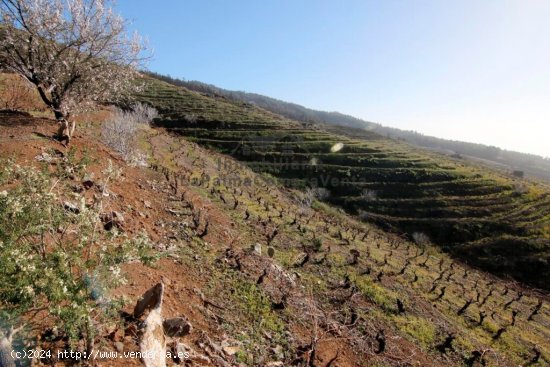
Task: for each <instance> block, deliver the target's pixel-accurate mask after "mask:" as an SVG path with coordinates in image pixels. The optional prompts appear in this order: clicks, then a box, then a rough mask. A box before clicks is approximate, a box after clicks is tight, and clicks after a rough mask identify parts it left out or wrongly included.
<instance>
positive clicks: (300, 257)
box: [292, 252, 309, 267]
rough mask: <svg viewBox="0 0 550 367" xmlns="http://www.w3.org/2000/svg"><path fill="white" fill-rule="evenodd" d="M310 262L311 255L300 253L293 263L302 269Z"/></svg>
mask: <svg viewBox="0 0 550 367" xmlns="http://www.w3.org/2000/svg"><path fill="white" fill-rule="evenodd" d="M308 260H309V255H308V254H307V253H305V252H301V253H299V254H298V255H297V256H296V257H295V258H294V261H293V262H292V263H293V265H294V266H296V267H300V266H303V265H304V264H305V263H306V262H307V261H308Z"/></svg>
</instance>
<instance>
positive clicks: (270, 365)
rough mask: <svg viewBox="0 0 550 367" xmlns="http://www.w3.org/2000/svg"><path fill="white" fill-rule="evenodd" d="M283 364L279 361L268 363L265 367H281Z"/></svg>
mask: <svg viewBox="0 0 550 367" xmlns="http://www.w3.org/2000/svg"><path fill="white" fill-rule="evenodd" d="M283 366H284V364H283V362H281V361H275V362H268V363H267V364H266V365H265V367H283Z"/></svg>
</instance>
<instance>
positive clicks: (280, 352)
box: [271, 344, 285, 360]
mask: <svg viewBox="0 0 550 367" xmlns="http://www.w3.org/2000/svg"><path fill="white" fill-rule="evenodd" d="M271 350H272V351H273V354H274V355H275V358H277V359H278V360H283V359H285V352H284V349H283V347H282V346H281V345H279V344H277V346H276V347H275V348H272V349H271Z"/></svg>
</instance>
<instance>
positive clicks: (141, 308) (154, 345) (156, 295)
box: [134, 283, 166, 367]
mask: <svg viewBox="0 0 550 367" xmlns="http://www.w3.org/2000/svg"><path fill="white" fill-rule="evenodd" d="M163 295H164V285H163V284H162V283H158V284H156V285H155V286H154V287H153V288H151V289H149V290H148V291H147V292H145V294H144V295H143V296H142V297H141V299H140V300H139V301H138V302H137V303H136V307H135V308H134V316H135V317H139V316H141V315H143V313H144V312H145V311H146V310H149V315H147V317H146V318H145V321H144V322H143V333H142V335H141V338H140V342H139V349H140V351H141V355H142V356H144V358H142V362H143V364H144V365H145V367H165V366H166V337H165V335H164V327H163V325H162V324H163V320H162V299H163Z"/></svg>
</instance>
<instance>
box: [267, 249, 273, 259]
mask: <svg viewBox="0 0 550 367" xmlns="http://www.w3.org/2000/svg"><path fill="white" fill-rule="evenodd" d="M267 256H269V257H273V256H275V249H274V248H273V247H268V248H267Z"/></svg>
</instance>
